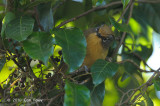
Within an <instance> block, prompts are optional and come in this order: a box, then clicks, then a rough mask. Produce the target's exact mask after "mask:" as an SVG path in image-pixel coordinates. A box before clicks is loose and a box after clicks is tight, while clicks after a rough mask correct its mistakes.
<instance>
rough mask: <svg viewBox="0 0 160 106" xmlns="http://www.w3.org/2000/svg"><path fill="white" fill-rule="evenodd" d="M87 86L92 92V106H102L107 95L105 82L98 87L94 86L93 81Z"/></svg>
mask: <svg viewBox="0 0 160 106" xmlns="http://www.w3.org/2000/svg"><path fill="white" fill-rule="evenodd" d="M85 86H87V88H88V89H89V90H90V92H91V94H90V96H91V106H102V103H103V100H104V95H105V85H104V82H102V83H101V84H99V85H97V86H96V87H95V86H94V84H93V81H92V80H90V81H88V82H87V83H86V84H85Z"/></svg>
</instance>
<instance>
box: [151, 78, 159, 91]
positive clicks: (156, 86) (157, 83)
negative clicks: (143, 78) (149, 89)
mask: <svg viewBox="0 0 160 106" xmlns="http://www.w3.org/2000/svg"><path fill="white" fill-rule="evenodd" d="M153 83H154V88H155V90H156V91H160V79H159V80H153Z"/></svg>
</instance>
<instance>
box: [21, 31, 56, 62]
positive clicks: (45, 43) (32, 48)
mask: <svg viewBox="0 0 160 106" xmlns="http://www.w3.org/2000/svg"><path fill="white" fill-rule="evenodd" d="M53 44H54V39H53V37H52V36H51V35H50V34H49V33H46V32H34V33H32V34H31V35H30V36H29V38H28V39H27V40H25V41H23V46H24V50H25V52H26V53H27V54H28V55H29V56H30V57H31V58H33V59H39V60H41V61H43V62H44V63H45V65H47V62H48V59H49V57H50V56H51V55H52V54H53Z"/></svg>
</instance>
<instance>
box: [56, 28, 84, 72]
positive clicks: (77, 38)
mask: <svg viewBox="0 0 160 106" xmlns="http://www.w3.org/2000/svg"><path fill="white" fill-rule="evenodd" d="M53 33H54V34H55V39H56V42H57V44H58V45H60V46H61V47H62V52H63V58H64V61H65V62H66V63H67V64H68V65H69V72H73V71H74V70H75V69H77V68H78V67H80V66H81V65H82V62H83V60H84V57H85V54H86V40H85V37H84V35H83V32H82V31H81V30H79V29H77V28H74V29H56V30H54V31H53Z"/></svg>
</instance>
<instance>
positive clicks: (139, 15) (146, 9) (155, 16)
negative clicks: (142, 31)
mask: <svg viewBox="0 0 160 106" xmlns="http://www.w3.org/2000/svg"><path fill="white" fill-rule="evenodd" d="M159 6H160V4H159V3H155V4H141V5H138V6H135V7H134V9H133V18H134V19H135V20H136V21H138V23H139V24H141V25H142V26H144V24H147V25H150V26H151V27H152V28H153V29H154V31H156V32H158V33H160V11H159ZM148 14H152V15H148Z"/></svg>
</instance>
